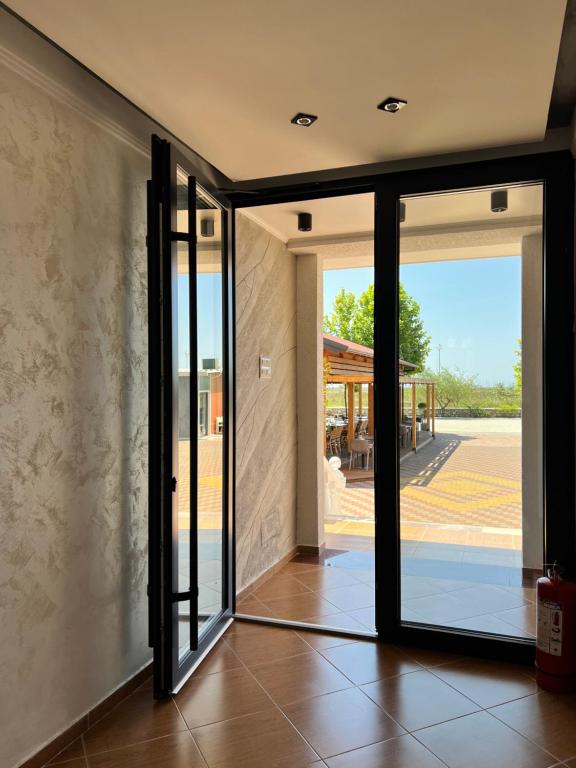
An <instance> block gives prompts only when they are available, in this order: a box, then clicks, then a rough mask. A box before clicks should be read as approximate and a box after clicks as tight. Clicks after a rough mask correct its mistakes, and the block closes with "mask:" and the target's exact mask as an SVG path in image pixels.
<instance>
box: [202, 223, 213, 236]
mask: <svg viewBox="0 0 576 768" xmlns="http://www.w3.org/2000/svg"><path fill="white" fill-rule="evenodd" d="M200 234H201V235H202V237H214V219H200Z"/></svg>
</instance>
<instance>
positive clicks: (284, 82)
mask: <svg viewBox="0 0 576 768" xmlns="http://www.w3.org/2000/svg"><path fill="white" fill-rule="evenodd" d="M8 5H9V6H11V7H12V8H13V9H14V10H15V11H16V12H17V13H19V14H20V15H22V16H23V17H24V18H25V19H27V20H28V21H29V22H30V23H32V24H33V25H34V26H36V27H37V28H38V29H40V30H41V31H42V32H43V33H45V34H46V35H47V36H48V37H50V38H51V39H53V40H54V41H55V42H57V43H58V44H59V45H61V46H62V47H63V48H65V49H66V50H67V51H69V52H70V53H71V54H72V55H74V56H75V57H76V58H77V59H79V60H80V61H81V62H82V63H84V64H85V65H86V66H87V67H89V68H90V69H92V70H93V71H94V72H96V73H97V74H98V75H100V76H101V77H102V78H103V79H104V80H106V81H107V82H108V83H110V84H111V85H113V86H114V87H115V88H117V89H118V90H119V91H121V92H122V93H123V94H125V95H126V96H127V97H128V98H129V99H131V100H132V101H133V102H134V103H135V104H137V105H138V106H140V107H141V108H142V109H144V110H145V111H146V112H148V113H149V114H150V115H151V116H152V117H154V118H156V119H157V120H158V121H159V122H161V123H162V124H164V125H165V126H166V127H167V128H169V129H170V130H171V131H172V132H173V133H174V134H175V135H177V136H178V137H179V138H180V139H182V140H183V141H184V142H186V143H187V144H189V145H190V146H191V147H193V148H194V149H195V150H197V151H198V152H199V153H200V154H201V155H203V156H204V157H205V158H206V159H207V160H208V161H209V162H211V163H212V164H213V165H215V166H216V167H218V168H219V169H220V170H221V171H223V172H224V173H225V174H227V175H228V176H229V177H230V178H232V179H249V178H259V177H266V176H276V175H282V174H288V173H297V172H302V171H311V170H319V169H324V168H335V167H344V166H349V165H358V164H364V163H373V162H379V161H385V160H392V159H399V158H407V157H416V156H423V155H431V154H440V153H447V152H456V151H460V150H469V149H478V148H483V147H489V146H498V145H508V144H515V143H524V142H533V141H539V140H541V139H542V138H543V136H544V132H545V128H546V118H547V112H548V106H549V102H550V94H551V89H552V83H553V78H554V71H555V66H556V59H557V54H558V47H559V41H560V35H561V30H562V22H563V15H564V9H565V0H546V1H545V2H543V1H542V0H506V1H505V2H502V0H482V2H477V0H440V1H436V2H430V0H427V1H426V0H401V1H399V0H357V2H354V3H351V2H349V0H312V1H311V0H287V1H285V2H278V1H277V2H274V1H273V0H244V2H242V1H241V0H219V1H218V2H211V3H209V2H206V1H205V0H202V2H200V1H199V0H164V2H161V3H159V2H157V0H121V1H119V0H98V2H84V3H78V1H77V0H49V2H38V0H8ZM387 96H395V97H400V98H404V99H407V100H408V102H409V104H408V107H407V108H406V109H404V110H403V111H402V112H400V113H398V114H396V115H390V114H385V113H383V112H381V111H379V110H377V109H376V105H377V104H378V103H379V102H380V101H382V100H383V99H384V98H386V97H387ZM298 111H304V112H312V113H313V114H317V115H319V120H318V122H317V123H316V124H315V125H313V126H312V127H310V128H299V127H297V126H294V125H291V124H290V118H291V117H292V116H293V115H294V114H295V113H296V112H298Z"/></svg>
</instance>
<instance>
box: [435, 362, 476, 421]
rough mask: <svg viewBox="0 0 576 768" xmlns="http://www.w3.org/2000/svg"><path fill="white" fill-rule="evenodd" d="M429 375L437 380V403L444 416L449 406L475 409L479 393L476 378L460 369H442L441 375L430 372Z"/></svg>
mask: <svg viewBox="0 0 576 768" xmlns="http://www.w3.org/2000/svg"><path fill="white" fill-rule="evenodd" d="M427 375H429V376H430V378H432V379H435V380H436V402H437V404H438V406H439V407H440V411H441V413H442V415H443V416H444V415H445V413H446V409H447V408H448V407H449V406H452V407H453V408H457V407H460V408H462V407H463V408H472V407H474V405H475V400H476V395H477V392H478V387H477V384H476V377H475V376H467V375H466V374H465V373H462V371H461V370H460V369H459V368H455V369H454V370H453V371H449V370H448V369H447V368H442V370H441V371H440V373H433V372H431V371H429V372H428V374H427Z"/></svg>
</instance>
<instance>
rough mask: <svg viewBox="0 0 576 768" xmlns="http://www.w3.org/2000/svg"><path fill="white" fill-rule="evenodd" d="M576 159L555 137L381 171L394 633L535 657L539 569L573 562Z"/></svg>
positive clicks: (380, 489) (386, 566)
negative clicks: (547, 148)
mask: <svg viewBox="0 0 576 768" xmlns="http://www.w3.org/2000/svg"><path fill="white" fill-rule="evenodd" d="M571 174H572V164H571V161H569V159H568V158H567V157H566V156H562V155H561V153H558V154H556V155H550V156H540V157H538V156H537V157H532V158H515V159H509V160H503V161H494V162H487V163H479V164H476V165H470V166H462V167H458V166H452V167H449V168H443V169H441V171H439V170H434V169H432V170H427V171H421V172H413V173H406V174H398V175H397V176H393V177H391V178H390V179H387V180H384V181H382V182H381V186H380V188H379V191H378V195H377V207H378V216H377V230H376V242H377V252H378V253H381V254H386V255H387V256H390V255H391V254H392V255H394V256H395V258H387V259H382V262H381V263H382V265H383V266H382V270H381V271H380V272H379V273H377V285H376V293H377V296H379V301H378V302H377V307H376V323H375V326H376V328H375V337H376V347H377V349H378V350H379V352H380V356H379V361H381V364H382V366H383V368H382V370H381V372H380V373H381V379H380V380H381V381H382V387H381V388H380V391H379V392H378V395H377V410H376V414H377V423H378V424H381V421H380V420H381V419H382V414H383V412H384V411H385V410H386V409H388V411H390V410H393V413H394V415H393V419H394V422H393V429H387V430H386V429H382V430H380V432H379V440H377V445H376V449H377V451H378V453H377V455H378V457H379V474H378V477H379V479H380V483H379V484H378V485H377V488H376V499H377V508H378V509H379V510H382V511H383V514H382V520H383V525H382V527H381V529H380V538H379V539H378V541H377V551H378V552H380V553H381V554H382V559H381V561H380V563H381V565H380V570H379V573H378V575H377V579H378V580H379V582H380V584H382V585H383V589H382V592H381V597H382V601H383V603H382V605H381V606H380V614H379V615H380V622H379V632H380V635H381V636H382V637H383V638H386V639H392V640H394V641H396V642H408V643H415V644H425V645H432V646H435V647H443V648H453V649H455V650H457V651H463V652H466V651H470V652H471V653H482V654H486V655H498V656H502V655H507V656H509V657H513V658H516V659H520V658H525V659H529V658H531V657H533V654H534V641H535V635H536V596H535V582H536V580H537V578H538V577H539V576H540V575H542V574H543V572H544V570H545V568H546V565H547V564H549V563H553V562H554V561H558V562H559V563H560V564H561V566H563V567H564V568H565V569H566V570H567V571H568V572H569V570H570V567H571V563H572V561H573V541H574V519H573V514H572V513H569V512H566V508H567V504H566V503H565V502H564V501H563V500H562V495H563V494H566V498H567V499H568V498H569V499H570V502H568V506H569V507H570V508H571V504H572V500H573V497H574V484H573V481H572V479H568V480H567V479H566V477H565V476H564V478H563V477H562V474H561V472H560V471H559V467H561V466H566V465H567V464H566V462H568V464H569V465H570V466H572V461H573V456H574V452H573V445H572V443H571V442H567V441H566V440H563V439H562V437H561V432H562V428H561V425H562V424H564V425H566V423H570V424H572V421H573V417H574V414H573V404H572V403H573V396H572V391H573V372H572V368H573V365H572V364H573V341H572V338H571V333H572V332H571V327H572V312H573V306H574V300H573V295H572V286H573V267H572V260H571V255H570V247H571V238H572V229H571V227H572V221H571V217H572V216H573V211H572V205H573V198H572V185H573V179H572V175H571ZM378 276H379V277H378ZM378 280H380V282H378ZM564 352H566V354H567V355H568V358H569V359H568V361H566V364H565V365H562V371H563V373H562V375H561V376H558V356H559V355H560V356H562V354H563V353H564ZM398 360H400V361H402V362H401V363H400V364H399V363H398V362H397V361H398ZM400 366H402V368H403V370H400V371H399V370H398V368H399V367H400ZM560 390H561V393H560ZM565 408H567V411H565V410H564V409H565ZM564 451H568V453H569V458H568V459H566V458H565V457H564V455H563V454H564ZM561 531H564V532H565V534H566V535H565V536H562V534H561V533H560V532H561ZM377 535H378V531H377Z"/></svg>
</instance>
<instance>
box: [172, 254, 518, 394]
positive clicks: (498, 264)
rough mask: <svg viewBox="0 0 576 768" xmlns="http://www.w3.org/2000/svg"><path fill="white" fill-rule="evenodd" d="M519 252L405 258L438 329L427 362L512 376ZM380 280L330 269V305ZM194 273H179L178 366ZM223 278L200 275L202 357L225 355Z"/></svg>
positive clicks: (430, 327)
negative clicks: (450, 258) (343, 294)
mask: <svg viewBox="0 0 576 768" xmlns="http://www.w3.org/2000/svg"><path fill="white" fill-rule="evenodd" d="M520 268H521V262H520V257H506V258H500V259H474V260H473V259H470V260H463V261H447V262H432V263H428V264H405V265H403V266H402V267H401V270H400V279H401V281H402V282H403V284H404V287H405V289H406V290H407V291H408V293H409V294H410V295H411V296H413V297H414V298H415V299H416V301H418V303H419V304H420V308H421V312H422V319H423V320H424V326H425V328H426V330H427V331H428V333H429V334H430V335H431V337H432V349H431V352H430V355H429V359H428V365H429V366H430V368H432V369H433V370H437V368H438V349H437V347H438V344H441V345H442V350H441V363H442V367H445V368H455V367H458V368H460V369H461V370H462V371H464V372H465V373H467V374H476V375H477V376H478V383H480V384H485V385H492V384H496V383H497V382H503V383H504V384H513V383H514V376H513V371H512V365H513V363H514V361H515V354H514V353H515V349H516V339H518V338H519V337H520V322H521V317H520V309H521V295H520ZM373 281H374V271H373V269H370V268H363V269H344V270H342V269H339V270H332V271H328V272H325V273H324V305H325V312H327V311H330V308H331V307H332V305H333V302H334V297H335V296H336V294H337V293H338V291H339V290H340V289H341V288H342V287H345V288H346V290H349V291H353V292H354V293H356V295H359V294H360V293H362V292H363V291H364V290H366V288H367V286H368V285H369V284H370V283H371V282H373ZM187 291H188V277H187V276H182V275H180V276H179V277H178V304H179V308H180V312H179V315H180V317H179V323H178V335H179V337H178V347H179V355H180V360H179V367H181V368H187V367H188V366H189V359H188V357H187V355H186V351H187V350H188V343H189V342H188V325H187V324H188V317H187V307H188V301H187ZM221 303H222V286H221V275H220V274H200V275H199V276H198V316H199V325H198V357H199V362H200V361H201V360H202V358H207V357H218V358H220V359H222V342H221V336H222V319H221Z"/></svg>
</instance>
